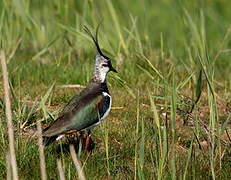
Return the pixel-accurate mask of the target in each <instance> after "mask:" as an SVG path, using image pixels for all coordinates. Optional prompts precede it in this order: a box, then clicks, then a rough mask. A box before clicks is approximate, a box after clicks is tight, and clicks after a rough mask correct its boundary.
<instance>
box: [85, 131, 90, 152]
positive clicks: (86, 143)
mask: <svg viewBox="0 0 231 180" xmlns="http://www.w3.org/2000/svg"><path fill="white" fill-rule="evenodd" d="M90 142H91V131H90V130H88V132H87V138H86V142H85V151H86V152H88V151H89V149H90V148H89V147H90Z"/></svg>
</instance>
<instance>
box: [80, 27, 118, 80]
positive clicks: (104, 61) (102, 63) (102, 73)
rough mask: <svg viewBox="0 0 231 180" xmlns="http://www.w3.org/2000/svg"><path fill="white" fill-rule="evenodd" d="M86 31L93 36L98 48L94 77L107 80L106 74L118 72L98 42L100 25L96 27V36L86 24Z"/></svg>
mask: <svg viewBox="0 0 231 180" xmlns="http://www.w3.org/2000/svg"><path fill="white" fill-rule="evenodd" d="M84 30H85V32H86V33H87V34H88V35H89V36H90V37H91V39H92V40H93V42H94V44H95V47H96V49H97V55H96V57H95V73H94V76H95V77H94V78H96V79H97V78H98V80H100V81H101V82H104V81H105V78H106V74H107V73H108V72H110V71H112V72H116V73H117V71H116V70H115V68H113V67H112V63H111V59H110V58H109V57H107V56H105V55H104V54H103V53H102V51H101V49H100V46H99V43H98V30H99V26H98V27H97V29H96V35H95V37H94V36H93V35H92V33H91V31H90V30H89V29H88V28H87V27H86V26H85V27H84Z"/></svg>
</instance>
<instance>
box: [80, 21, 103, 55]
mask: <svg viewBox="0 0 231 180" xmlns="http://www.w3.org/2000/svg"><path fill="white" fill-rule="evenodd" d="M100 24H101V23H100ZM100 24H99V25H98V26H97V28H96V33H95V37H94V36H93V34H92V33H91V31H90V30H89V29H88V27H87V26H84V31H85V32H86V33H87V34H88V35H89V36H90V37H91V39H92V40H93V41H94V43H95V46H96V48H97V51H98V52H99V54H100V55H101V56H104V55H103V53H102V51H101V49H100V47H99V42H98V33H99V27H100Z"/></svg>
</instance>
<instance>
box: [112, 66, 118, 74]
mask: <svg viewBox="0 0 231 180" xmlns="http://www.w3.org/2000/svg"><path fill="white" fill-rule="evenodd" d="M110 71H112V72H115V73H118V72H117V71H116V70H115V68H113V67H112V66H111V67H110Z"/></svg>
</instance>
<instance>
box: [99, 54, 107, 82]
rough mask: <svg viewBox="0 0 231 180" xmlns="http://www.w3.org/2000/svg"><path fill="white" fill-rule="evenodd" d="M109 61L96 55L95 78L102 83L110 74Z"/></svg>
mask: <svg viewBox="0 0 231 180" xmlns="http://www.w3.org/2000/svg"><path fill="white" fill-rule="evenodd" d="M109 70H110V69H109V67H108V60H107V59H105V58H104V57H103V56H101V55H96V58H95V76H96V77H97V78H99V80H100V81H101V82H104V81H105V78H106V75H107V73H108V72H109Z"/></svg>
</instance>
